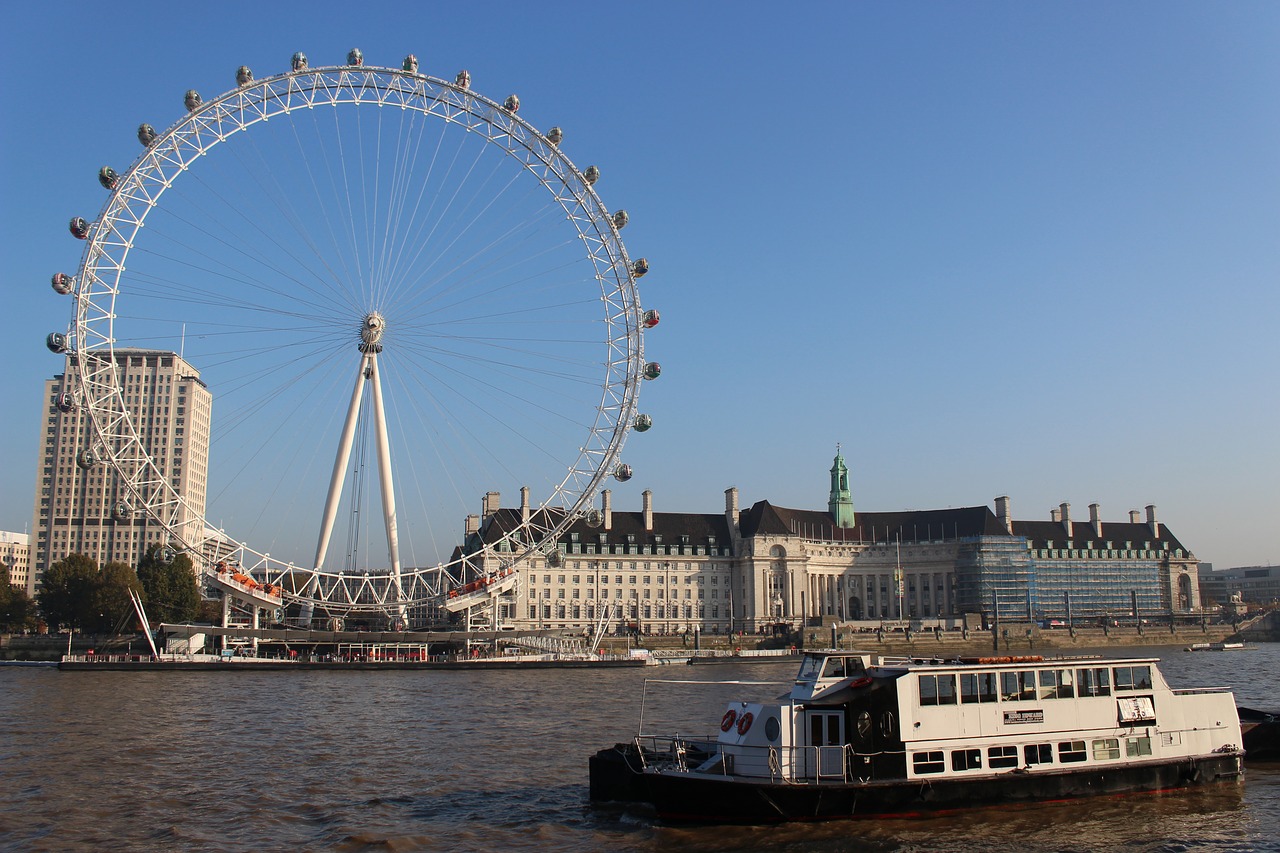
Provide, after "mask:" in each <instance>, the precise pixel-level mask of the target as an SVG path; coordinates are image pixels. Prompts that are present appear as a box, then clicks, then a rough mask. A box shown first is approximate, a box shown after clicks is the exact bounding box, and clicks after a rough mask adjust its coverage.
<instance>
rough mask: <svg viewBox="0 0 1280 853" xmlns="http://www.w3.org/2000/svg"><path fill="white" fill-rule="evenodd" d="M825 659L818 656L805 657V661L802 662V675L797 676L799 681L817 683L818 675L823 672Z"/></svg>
mask: <svg viewBox="0 0 1280 853" xmlns="http://www.w3.org/2000/svg"><path fill="white" fill-rule="evenodd" d="M823 660H824V658H820V657H818V656H817V655H805V656H804V660H803V661H801V662H800V673H799V674H798V675H797V676H796V680H797V681H815V680H817V678H818V673H819V672H821V671H822V662H823Z"/></svg>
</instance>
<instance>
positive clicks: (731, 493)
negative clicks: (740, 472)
mask: <svg viewBox="0 0 1280 853" xmlns="http://www.w3.org/2000/svg"><path fill="white" fill-rule="evenodd" d="M724 520H725V521H727V522H728V523H729V532H730V534H731V535H734V536H736V535H737V534H738V487H737V486H730V487H729V488H727V489H725V490H724Z"/></svg>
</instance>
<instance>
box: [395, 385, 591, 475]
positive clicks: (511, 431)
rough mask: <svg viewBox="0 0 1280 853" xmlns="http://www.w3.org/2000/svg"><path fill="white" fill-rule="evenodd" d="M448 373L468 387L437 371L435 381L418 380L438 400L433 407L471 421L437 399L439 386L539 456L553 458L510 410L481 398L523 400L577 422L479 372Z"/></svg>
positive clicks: (468, 433) (471, 433)
mask: <svg viewBox="0 0 1280 853" xmlns="http://www.w3.org/2000/svg"><path fill="white" fill-rule="evenodd" d="M449 372H450V373H451V374H452V375H454V376H456V377H457V378H458V379H459V380H460V381H466V382H469V383H472V384H471V385H469V386H467V389H466V390H465V391H464V390H463V389H462V388H459V387H458V386H455V385H453V384H452V383H450V382H448V381H445V380H444V377H443V374H442V373H440V372H438V371H437V372H436V373H435V374H433V378H434V379H435V380H436V382H434V383H432V384H431V385H427V384H426V383H425V382H421V381H420V382H419V389H420V390H421V392H422V393H423V394H425V395H427V396H428V397H430V399H432V400H433V401H436V402H437V406H436V408H437V412H438V413H441V414H443V413H444V412H446V411H451V412H452V414H453V416H454V418H456V420H457V421H459V422H463V423H467V422H470V421H471V420H472V418H462V417H460V412H459V411H458V405H452V406H451V405H449V404H447V403H445V402H443V401H442V400H441V399H440V397H439V394H438V393H437V391H436V388H437V386H442V387H444V388H445V389H446V390H449V391H451V392H453V393H454V394H455V395H456V397H457V399H458V401H459V404H462V405H465V406H466V408H467V409H468V410H470V411H473V412H476V413H478V414H479V415H481V416H483V417H484V419H485V420H486V421H488V422H490V423H492V424H494V425H496V426H498V427H499V428H500V429H501V430H502V431H503V432H505V433H506V434H508V435H509V436H511V437H512V438H514V439H516V441H517V443H522V444H526V445H528V446H529V447H530V448H531V449H533V450H535V451H536V452H537V454H538V455H540V456H546V457H547V458H548V459H551V460H553V461H554V454H551V453H549V452H548V451H547V450H546V449H545V448H542V447H539V446H538V445H537V444H536V443H535V442H533V441H532V439H531V438H530V436H529V435H528V433H527V432H526V431H524V430H522V429H520V428H519V426H518V425H517V424H516V423H515V422H514V421H513V419H512V418H511V417H510V416H509V412H507V411H504V410H502V409H497V408H490V407H488V406H486V405H484V404H482V403H481V402H480V401H481V400H486V399H493V400H498V401H501V402H502V403H504V404H507V403H509V402H511V401H513V400H514V401H516V402H522V403H525V404H526V405H528V406H529V407H530V408H532V409H535V410H539V411H543V412H546V413H547V414H551V415H553V416H555V417H558V418H561V419H564V420H566V421H568V422H570V423H578V422H576V421H574V420H572V419H571V418H568V417H566V416H565V415H564V414H563V413H561V412H558V411H556V410H555V409H552V408H550V407H548V406H546V405H544V404H543V403H540V402H538V401H536V400H534V399H532V398H531V397H529V396H527V395H522V394H518V393H516V392H515V391H514V390H513V389H512V388H510V387H505V386H503V387H499V386H497V385H495V384H494V383H491V382H489V381H487V380H485V379H483V378H481V376H482V374H468V373H465V372H463V371H461V370H454V369H450V370H449ZM475 385H478V386H480V387H482V388H487V389H489V390H491V391H493V392H494V393H493V394H491V395H477V394H475V393H474V386H475ZM468 392H470V393H468ZM465 434H466V437H467V438H468V439H471V440H472V441H473V442H474V443H482V442H479V441H477V439H478V436H477V435H476V433H475V432H474V431H472V430H470V429H466V430H465Z"/></svg>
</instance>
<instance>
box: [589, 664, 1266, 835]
mask: <svg viewBox="0 0 1280 853" xmlns="http://www.w3.org/2000/svg"><path fill="white" fill-rule="evenodd" d="M1157 664H1158V660H1157V659H1155V658H1141V659H1106V658H1099V657H1070V658H1068V657H1063V658H1044V657H1041V656H1033V655H1028V656H1005V657H981V658H962V659H957V660H923V659H910V658H878V657H877V656H875V655H872V654H868V653H859V652H834V651H833V652H810V653H807V654H806V655H805V656H804V658H803V659H802V662H801V666H800V672H799V673H798V675H797V676H796V679H795V682H794V685H793V686H792V688H791V691H790V693H789V694H787V695H785V696H784V697H782V698H780V699H779V700H777V701H776V702H771V703H770V702H765V703H760V702H731V703H730V704H729V706H728V707H727V708H724V709H723V710H722V711H721V712H720V716H719V717H718V719H719V731H718V733H717V734H716V736H715V737H707V738H702V739H697V738H685V737H681V736H679V735H672V736H653V735H644V734H641V735H638V736H637V737H636V738H635V739H633V740H632V741H631V742H630V743H624V744H618V745H616V746H614V747H612V748H609V749H604V750H601V751H600V752H598V753H596V755H594V756H593V757H592V758H591V797H592V799H593V800H597V801H605V800H622V801H637V802H642V803H648V804H650V805H652V807H653V808H654V809H655V810H656V812H657V815H658V817H659V818H660V819H662V820H666V821H673V822H681V821H696V822H717V823H720V822H725V823H727V822H733V823H777V822H783V821H792V820H828V819H840V818H845V819H847V818H859V817H870V816H888V815H898V816H902V815H912V814H919V813H923V812H930V811H940V810H950V809H956V808H965V807H971V806H983V805H994V804H1001V803H1009V802H1028V801H1036V800H1060V799H1070V798H1075V797H1084V796H1090V795H1097V794H1118V793H1128V792H1142V791H1164V790H1168V789H1175V788H1182V787H1190V786H1194V785H1203V784H1209V783H1214V782H1234V781H1236V780H1239V779H1241V778H1242V777H1243V756H1244V751H1243V745H1242V740H1241V732H1240V721H1239V718H1238V717H1237V714H1236V708H1235V703H1234V699H1233V697H1232V694H1231V693H1230V692H1229V691H1228V690H1226V689H1218V688H1208V689H1185V690H1183V689H1179V690H1175V689H1173V688H1171V687H1170V686H1169V685H1168V684H1167V682H1166V681H1165V680H1164V677H1163V676H1162V675H1161V673H1160V671H1159V669H1158V667H1157Z"/></svg>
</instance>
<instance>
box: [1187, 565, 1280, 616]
mask: <svg viewBox="0 0 1280 853" xmlns="http://www.w3.org/2000/svg"><path fill="white" fill-rule="evenodd" d="M1235 593H1240V600H1241V601H1242V602H1244V603H1246V604H1275V603H1277V602H1280V566H1241V567H1240V568H1235V569H1215V570H1214V571H1211V572H1202V573H1201V575H1200V597H1201V598H1202V599H1203V600H1204V602H1205V606H1211V605H1215V604H1218V605H1221V604H1227V603H1228V602H1230V601H1231V596H1232V595H1233V594H1235Z"/></svg>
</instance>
